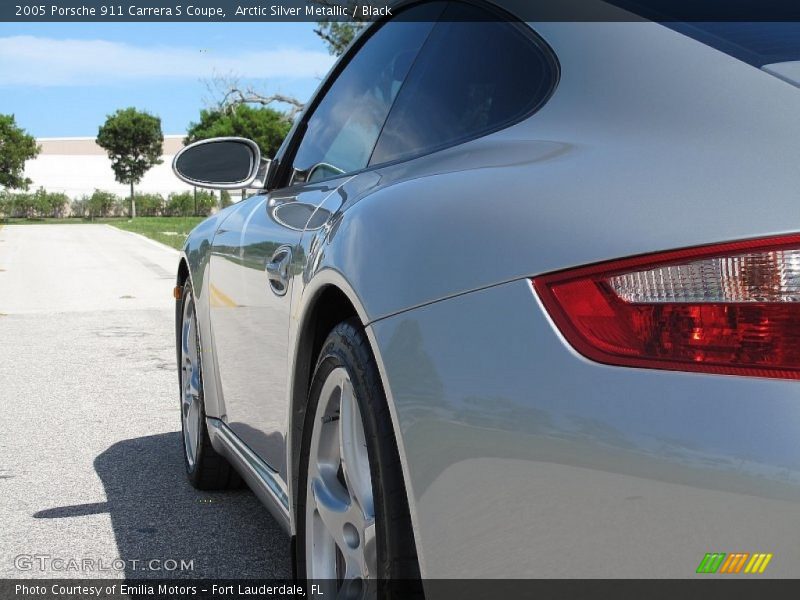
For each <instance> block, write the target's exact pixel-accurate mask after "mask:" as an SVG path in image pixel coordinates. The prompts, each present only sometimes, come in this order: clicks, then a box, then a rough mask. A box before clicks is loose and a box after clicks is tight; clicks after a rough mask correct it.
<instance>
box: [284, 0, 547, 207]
mask: <svg viewBox="0 0 800 600" xmlns="http://www.w3.org/2000/svg"><path fill="white" fill-rule="evenodd" d="M434 1H436V0H404V1H402V2H399V3H397V4H396V5H394V6H393V7H392V8H393V10H395V11H396V12H399V11H401V10H405V9H407V8H411V7H412V6H414V5H418V4H427V3H429V2H434ZM446 1H447V2H458V3H461V4H468V5H472V6H477V7H479V8H482V9H484V10H486V11H487V12H490V13H494V14H496V15H497V16H498V17H499V18H500V20H501V21H503V22H506V23H508V24H509V25H511V26H513V27H515V28H516V29H518V30H519V31H520V33H522V35H524V36H526V37H528V38H529V39H530V41H531V42H532V43H533V44H534V45H535V46H536V48H537V49H538V50H539V51H540V52H541V54H542V56H543V58H544V59H545V62H546V63H547V64H548V66H549V70H550V87H549V89H548V90H547V92H546V93H545V94H544V95H543V96H542V99H541V100H540V101H539V102H538V103H537V104H535V105H534V106H533V107H531V109H530V110H528V111H526V112H525V113H523V114H521V115H520V116H518V117H516V118H512V119H509V120H507V121H504V122H502V123H500V124H497V125H495V126H493V127H489V128H486V129H482V130H479V131H478V132H476V133H474V134H471V135H469V136H465V137H463V138H459V139H457V140H451V141H449V142H446V143H444V144H441V145H439V146H436V147H434V148H429V149H427V150H425V151H423V152H419V153H414V154H409V155H405V156H401V157H399V158H395V159H392V160H388V161H384V162H381V163H376V164H370V163H369V161H368V162H367V164H366V166H365V167H363V168H362V169H357V170H355V171H350V172H348V173H342V174H339V175H336V176H333V177H328V178H325V179H320V180H317V181H314V182H313V183H308V182H302V183H298V184H289V183H288V176H289V174H290V173H291V167H292V166H291V165H290V164H288V162H287V159H288V157H291V160H290V161H289V162H291V161H293V160H294V156H295V154H296V153H297V149H298V147H299V145H300V142H301V141H302V139H303V136H304V135H305V132H306V127H307V124H308V120H309V119H310V118H311V116H312V115H313V114H314V112H315V111H316V110H317V107H318V106H319V104H320V103H321V102H322V99H323V98H324V97H325V96H326V95H327V93H328V91H329V90H330V88H331V87H332V86H333V84H334V82H335V81H336V80H337V79H338V78H339V75H341V73H342V71H344V70H345V69H346V68H347V66H348V65H349V64H350V62H351V60H352V59H353V57H355V55H356V54H357V53H358V51H359V50H360V49H361V48H362V47H363V46H364V44H365V43H366V42H367V40H369V38H371V37H372V36H373V35H374V34H375V33H376V32H377V31H378V30H379V29H380V28H381V27H382V26H383V25H384V24H385V23H386V22H387V21H391V20H392V18H393V17H389V16H385V17H381V18H380V19H378V20H376V21H375V22H373V23H372V24H371V25H369V26H368V27H366V28H365V29H364V30H362V31H361V32H360V33H359V34H358V35H357V37H356V38H355V39H354V40H353V41H352V42H351V44H350V46H349V47H348V48H347V50H345V52H344V54H342V56H341V57H340V58H339V60H338V61H337V62H336V63H335V64H334V66H333V68H332V69H331V71H330V73H329V74H328V76H327V77H326V78H325V80H324V81H323V82H322V84H321V85H320V87H319V88H318V89H317V92H316V93H315V94H314V96H313V98H312V99H311V101H310V102H309V104H308V107H307V108H306V110H304V111H303V116H302V117H301V119H300V121H299V122H298V123H297V127H296V128H295V131H294V134H293V135H292V138H291V140H290V141H289V143H288V144H287V145H286V149H285V151H284V152H283V155H282V156H280V157H277V159H278V163H279V164H278V168H277V172H276V174H275V180H276V181H280V182H281V183H282V185H281V186H280V187H275V188H272V189H271V190H269V191H272V190H282V189H289V188H292V189H293V188H296V187H297V188H302V187H303V186H306V185H314V184H319V183H325V182H327V181H333V180H335V179H340V178H343V177H354V176H356V175H359V174H361V173H367V172H371V171H375V170H377V169H383V168H385V167H390V166H393V165H396V164H401V163H404V162H409V161H412V160H416V159H418V158H423V157H425V156H429V155H431V154H435V153H436V152H441V151H443V150H447V149H449V148H454V147H456V146H460V145H461V144H466V143H468V142H471V141H474V140H477V139H479V138H482V137H486V136H489V135H492V134H493V133H497V132H498V131H502V130H504V129H508V128H509V127H513V126H514V125H517V124H518V123H522V122H523V121H525V120H527V119H529V118H530V117H532V116H533V115H534V114H536V113H537V112H539V110H541V109H542V108H543V107H544V106H545V105H546V104H547V103H548V102H549V101H550V98H552V97H553V94H554V93H555V91H556V89H557V88H558V84H559V82H560V81H561V63H560V62H559V60H558V56H557V55H556V53H555V51H554V50H553V49H552V48H551V46H550V44H548V43H547V42H546V41H545V40H544V38H542V36H540V35H539V33H538V32H537V31H536V30H535V29H533V27H531V26H530V25H529V24H528V23H527V22H525V21H522V20H520V19H519V18H517V17H516V16H515V15H513V14H512V13H510V12H508V11H507V10H505V9H503V8H501V7H499V6H497V5H496V4H493V3H491V2H490V1H487V0H446ZM445 10H447V8H445ZM440 17H441V15H440ZM439 23H441V21H440V20H437V21H436V24H435V25H434V28H435V27H436V26H437V25H438V24H439ZM431 33H433V30H431ZM428 39H429V38H428ZM427 42H428V40H427V39H426V40H425V42H424V43H423V45H422V47H421V48H420V50H419V53H418V54H417V57H416V58H415V62H416V60H417V59H419V57H420V55H421V54H422V52H424V50H425V46H426V45H427ZM412 70H413V66H412V68H411V69H410V70H409V72H408V73H407V74H406V77H405V78H404V79H403V83H402V84H401V86H400V89H399V90H398V92H397V96H395V99H394V100H393V102H392V105H391V106H390V107H389V111H388V113H387V114H386V120H385V121H384V122H383V125H382V126H381V131H380V133H379V134H378V137H377V138H376V140H375V145H374V146H373V147H372V152H371V153H370V160H371V159H372V155H373V154H374V153H375V148H377V146H378V142H379V141H380V138H381V135H383V128H384V127H385V126H386V123H387V122H388V120H389V116H390V115H391V114H392V110H393V109H394V106H395V103H396V102H397V98H398V97H399V96H400V92H402V90H403V87H404V86H405V85H406V80H407V79H408V75H409V74H410V73H411V71H412Z"/></svg>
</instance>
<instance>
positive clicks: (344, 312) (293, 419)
mask: <svg viewBox="0 0 800 600" xmlns="http://www.w3.org/2000/svg"><path fill="white" fill-rule="evenodd" d="M309 287H311V285H310V284H309ZM346 287H349V286H344V285H342V283H341V282H333V281H324V282H322V281H320V282H317V285H315V286H314V288H313V289H307V290H306V291H305V294H304V296H306V299H305V300H304V302H303V306H302V307H301V313H300V319H299V321H298V326H297V330H296V332H295V338H294V339H295V342H294V344H293V348H294V353H293V357H292V358H293V360H292V367H291V369H292V376H291V380H290V397H289V415H288V424H287V440H286V447H287V448H286V449H287V461H286V465H287V471H288V472H287V474H286V475H287V483H288V486H289V492H290V494H289V497H290V498H291V499H292V500H291V502H292V505H291V515H292V529H293V533H294V529H295V523H296V516H297V494H296V490H297V483H298V482H297V479H298V477H299V471H300V452H301V445H302V440H303V435H302V432H303V424H304V423H305V415H306V406H307V405H308V392H309V389H310V387H311V378H312V376H313V374H314V367H315V365H316V362H317V357H318V356H319V352H320V350H321V349H322V344H323V343H324V342H325V339H326V338H327V337H328V334H329V333H330V332H331V330H332V329H333V328H334V327H335V326H336V325H338V324H339V323H341V322H342V321H346V320H347V319H351V318H357V319H358V320H359V322H360V324H361V326H362V327H363V326H365V325H366V323H367V320H366V318H365V317H366V314H365V313H363V310H362V311H361V312H359V310H358V309H357V308H356V306H357V304H359V303H358V301H357V300H354V294H352V291H350V293H348V292H346V291H344V288H346ZM351 294H352V295H351ZM370 350H371V351H372V353H373V355H374V354H375V349H374V348H372V346H371V344H370Z"/></svg>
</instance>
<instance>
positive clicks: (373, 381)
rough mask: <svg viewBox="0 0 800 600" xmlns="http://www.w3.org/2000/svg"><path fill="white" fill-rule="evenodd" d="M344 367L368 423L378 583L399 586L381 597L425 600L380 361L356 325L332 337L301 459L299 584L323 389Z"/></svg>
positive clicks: (314, 390) (315, 385)
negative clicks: (311, 455)
mask: <svg viewBox="0 0 800 600" xmlns="http://www.w3.org/2000/svg"><path fill="white" fill-rule="evenodd" d="M338 367H344V368H345V369H346V370H347V372H348V375H349V376H350V379H351V381H352V385H353V390H354V392H355V396H356V399H357V402H358V406H359V409H360V411H361V415H362V419H363V423H364V434H365V437H366V442H367V454H368V457H369V462H370V476H371V479H372V490H373V498H374V504H375V519H376V527H377V529H376V543H377V570H378V572H377V578H378V579H379V580H380V581H382V582H384V583H385V582H392V584H394V585H390V586H383V585H382V586H381V594H380V597H381V598H386V597H395V598H398V597H402V598H422V591H421V590H422V587H421V583H420V573H419V562H418V560H417V552H416V546H415V543H414V534H413V529H412V525H411V516H410V513H409V509H408V501H407V496H406V489H405V484H404V481H403V473H402V468H401V465H400V456H399V453H398V450H397V442H396V440H395V435H394V428H393V427H392V421H391V418H390V414H389V408H388V405H387V403H386V396H385V394H384V391H383V385H382V384H381V380H380V376H379V374H378V368H377V365H376V363H375V358H374V357H373V355H372V352H371V350H370V347H369V343H368V340H367V336H366V334H365V333H364V330H363V328H362V326H361V324H360V323H359V322H358V321H357V320H355V319H351V320H349V321H345V322H343V323H340V324H339V325H337V326H336V327H334V329H333V330H332V331H331V333H330V334H329V335H328V338H327V339H326V340H325V342H324V343H323V345H322V349H321V351H320V354H319V358H318V360H317V364H316V367H315V369H314V375H313V378H312V382H311V389H310V392H309V398H308V406H307V409H306V420H305V424H304V427H303V442H302V444H303V445H302V450H301V455H300V473H299V485H298V503H297V504H298V506H297V516H298V518H297V523H298V529H297V538H296V542H295V544H294V546H295V552H296V554H295V562H296V568H297V575H298V578H299V579H300V580H304V579H306V557H305V537H306V536H305V512H306V510H305V507H306V488H307V482H306V480H307V478H308V461H309V447H310V444H311V432H312V427H313V425H314V416H315V414H316V411H317V404H318V403H319V399H320V393H321V389H322V385H323V384H324V382H325V380H326V378H327V376H328V375H329V374H330V373H331V371H333V370H334V369H336V368H338ZM398 582H400V583H399V584H398Z"/></svg>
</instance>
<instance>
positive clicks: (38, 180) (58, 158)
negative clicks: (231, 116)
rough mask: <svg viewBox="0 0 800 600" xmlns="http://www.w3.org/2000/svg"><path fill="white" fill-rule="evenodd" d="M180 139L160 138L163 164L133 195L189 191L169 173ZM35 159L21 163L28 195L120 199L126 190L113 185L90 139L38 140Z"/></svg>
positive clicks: (105, 159)
mask: <svg viewBox="0 0 800 600" xmlns="http://www.w3.org/2000/svg"><path fill="white" fill-rule="evenodd" d="M183 137H184V136H182V135H165V136H164V146H163V149H164V154H163V156H162V157H161V159H162V160H163V162H162V163H161V164H160V165H156V166H155V167H153V168H152V169H150V170H149V171H148V172H147V173H146V174H145V176H144V177H143V178H142V181H141V182H140V183H139V184H137V185H136V187H135V190H136V191H137V192H144V193H158V194H161V195H162V196H164V197H165V198H166V197H167V195H168V194H170V193H171V192H182V191H186V190H191V189H192V187H191V186H189V185H187V184H185V183H183V182H182V181H180V180H179V179H178V178H177V177H175V175H174V174H173V173H172V159H173V157H174V156H175V154H176V153H177V152H178V150H180V149H181V148H182V147H183ZM36 142H37V143H38V144H39V146H41V152H39V155H38V156H37V157H36V158H35V159H33V160H29V161H28V162H27V163H25V176H26V177H29V178H30V179H31V180H32V181H33V183H32V184H31V187H30V188H29V189H30V190H31V191H34V190H37V189H38V188H39V187H43V188H44V189H45V190H47V191H48V192H64V193H65V194H67V195H68V196H69V197H70V199H76V198H80V197H81V196H83V195H84V194H85V195H87V196H90V195H91V194H92V192H94V190H95V189H100V190H104V191H108V192H113V193H115V194H117V195H118V196H121V197H123V198H125V197H127V196H129V195H130V186H128V185H125V184H121V183H117V181H116V180H115V179H114V171H112V170H111V161H110V160H109V159H108V155H107V154H106V151H105V150H103V149H102V148H101V147H100V146H98V145H97V144H96V143H95V139H94V138H91V137H72V138H39V139H37V140H36Z"/></svg>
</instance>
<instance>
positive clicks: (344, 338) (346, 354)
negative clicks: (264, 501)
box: [296, 321, 421, 598]
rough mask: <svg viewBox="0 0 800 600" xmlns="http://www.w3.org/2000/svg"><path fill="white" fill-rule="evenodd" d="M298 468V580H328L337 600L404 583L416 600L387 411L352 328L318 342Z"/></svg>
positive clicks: (357, 330) (358, 332) (360, 334)
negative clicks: (383, 585)
mask: <svg viewBox="0 0 800 600" xmlns="http://www.w3.org/2000/svg"><path fill="white" fill-rule="evenodd" d="M300 465H301V466H300V482H299V487H298V489H299V492H300V493H299V498H298V513H297V516H298V530H297V544H296V548H297V556H296V560H297V569H298V576H299V577H300V578H301V579H307V580H326V581H327V582H328V584H329V585H332V586H335V587H336V590H335V591H336V595H337V597H359V596H364V595H365V593H366V592H367V591H368V590H369V589H375V586H373V585H372V584H370V583H369V580H376V579H377V580H382V581H392V582H398V581H403V582H404V583H403V586H402V589H403V597H405V598H407V597H410V596H413V597H421V593H420V589H421V588H420V587H419V585H418V582H419V566H418V562H417V555H416V550H415V545H414V537H413V533H412V527H411V518H410V515H409V510H408V502H407V499H406V491H405V486H404V484H403V475H402V470H401V466H400V458H399V454H398V451H397V444H396V441H395V436H394V431H393V428H392V423H391V419H390V416H389V409H388V406H387V403H386V399H385V396H384V393H383V387H382V385H381V382H380V378H379V376H378V369H377V366H376V364H375V359H374V358H373V356H372V353H371V351H370V349H369V344H368V342H367V339H366V335H365V334H364V331H363V329H362V328H361V327H360V324H358V323H356V322H354V321H347V322H344V323H341V324H339V325H337V326H336V327H335V328H334V329H333V331H332V332H331V333H330V335H329V336H328V338H327V340H326V341H325V343H324V344H323V347H322V350H321V352H320V356H319V360H318V361H317V365H316V368H315V371H314V376H313V379H312V383H311V391H310V394H309V400H308V409H307V412H306V421H305V426H304V428H303V446H302V453H301V462H300ZM391 591H392V587H391V586H389V587H388V588H386V589H385V590H384V591H382V593H381V597H387V595H392V593H391ZM386 592H389V593H388V594H387V593H386Z"/></svg>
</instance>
